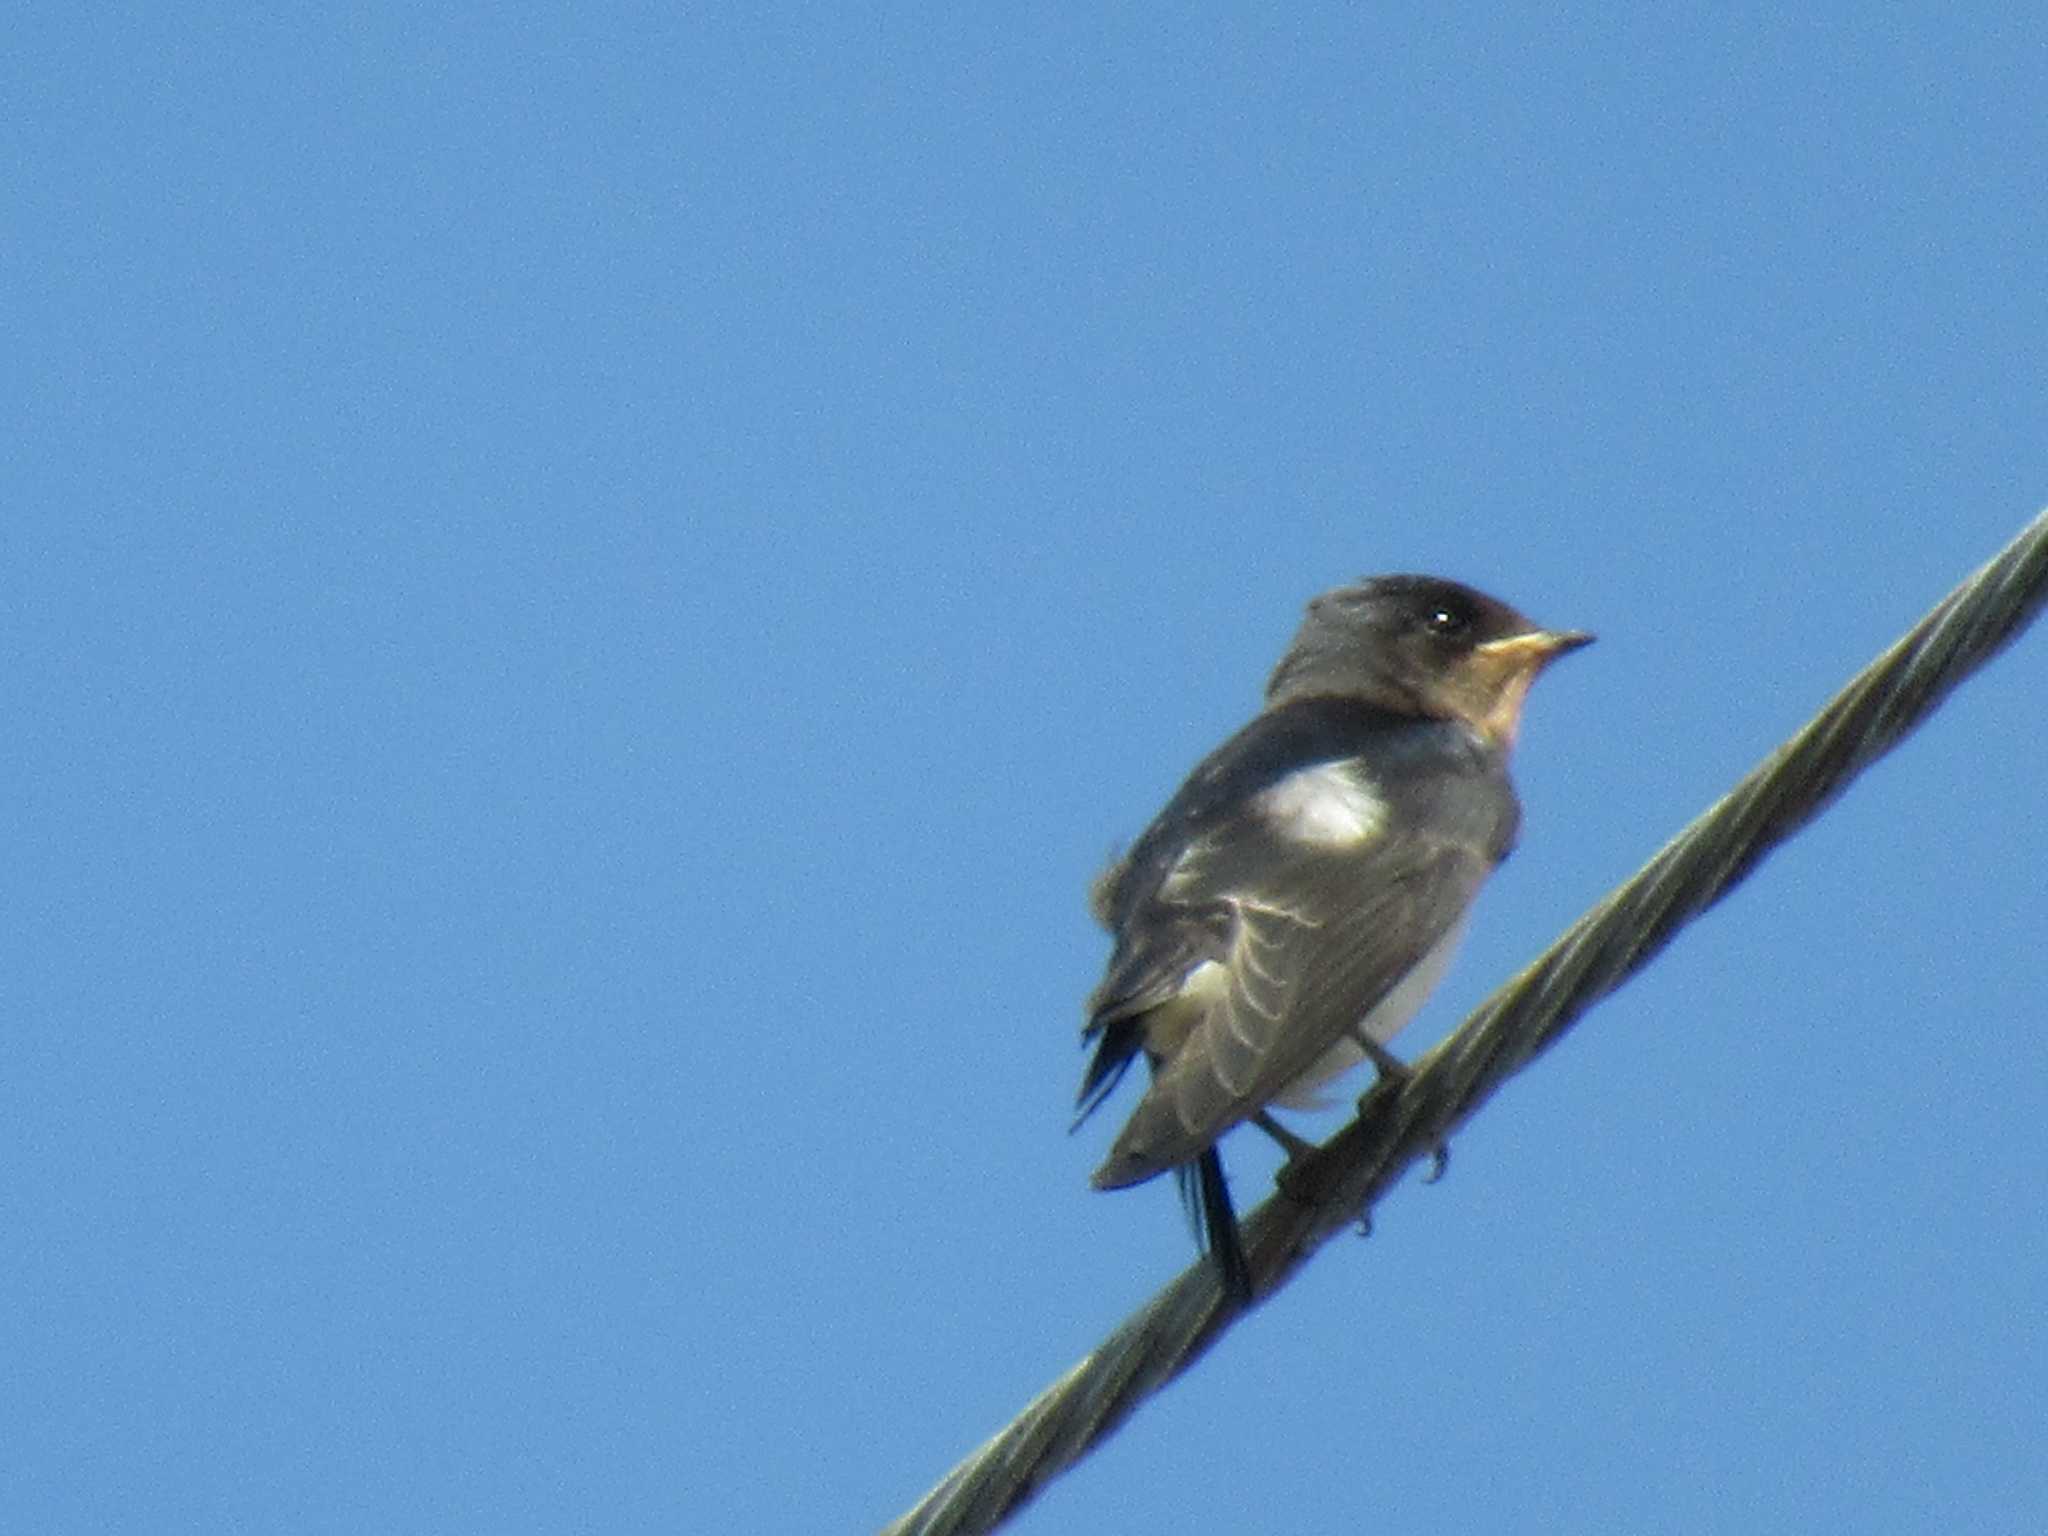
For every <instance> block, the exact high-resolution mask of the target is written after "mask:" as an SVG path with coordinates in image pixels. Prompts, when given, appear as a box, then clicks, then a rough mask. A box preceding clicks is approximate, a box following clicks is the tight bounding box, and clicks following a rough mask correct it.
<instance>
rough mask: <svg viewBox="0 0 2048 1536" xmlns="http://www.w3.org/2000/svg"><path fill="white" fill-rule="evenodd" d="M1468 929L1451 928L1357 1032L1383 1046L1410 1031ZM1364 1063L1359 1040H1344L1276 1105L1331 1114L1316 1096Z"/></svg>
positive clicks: (1461, 926)
mask: <svg viewBox="0 0 2048 1536" xmlns="http://www.w3.org/2000/svg"><path fill="white" fill-rule="evenodd" d="M1465 923H1466V919H1465V918H1463V917H1460V918H1459V919H1458V921H1457V922H1456V923H1454V924H1452V925H1451V928H1450V931H1449V932H1447V933H1445V935H1444V936H1443V937H1442V938H1440V939H1438V940H1437V941H1436V946H1435V947H1434V948H1433V949H1431V950H1430V952H1429V953H1428V954H1426V955H1424V956H1423V957H1422V958H1421V959H1420V960H1419V961H1417V962H1416V963H1415V965H1414V966H1412V967H1411V968H1410V969H1409V972H1408V974H1407V975H1406V976H1403V977H1402V978H1401V979H1400V981H1399V982H1398V983H1396V984H1395V986H1394V990H1393V991H1391V992H1389V993H1388V994H1387V995H1386V996H1385V997H1383V998H1381V999H1380V1003H1379V1006H1378V1007H1377V1008H1375V1009H1373V1011H1372V1012H1371V1013H1368V1014H1367V1015H1366V1016H1365V1018H1364V1020H1363V1021H1361V1023H1360V1025H1359V1028H1360V1030H1361V1031H1362V1032H1363V1033H1364V1034H1365V1035H1366V1037H1367V1038H1369V1039H1371V1040H1375V1041H1377V1042H1379V1044H1381V1045H1385V1044H1386V1043H1387V1042H1388V1041H1389V1040H1392V1039H1393V1038H1394V1036H1396V1035H1398V1034H1399V1033H1401V1031H1402V1030H1404V1029H1406V1028H1407V1027H1408V1021H1409V1020H1410V1019H1412V1018H1414V1017H1415V1014H1416V1012H1417V1010H1419V1009H1420V1008H1421V1007H1422V1004H1423V1000H1424V999H1425V998H1427V997H1428V996H1429V994H1430V993H1432V992H1434V991H1435V990H1436V984H1437V983H1438V982H1440V981H1442V980H1443V979H1444V972H1446V971H1448V970H1449V969H1450V968H1451V957H1452V956H1453V955H1455V954H1456V953H1457V950H1458V941H1459V940H1460V939H1462V938H1464V937H1465ZM1363 1060H1365V1052H1364V1051H1363V1050H1362V1049H1361V1048H1360V1047H1359V1044H1358V1042H1357V1041H1356V1040H1353V1039H1352V1038H1351V1037H1350V1036H1349V1035H1346V1036H1344V1038H1342V1039H1341V1040H1339V1041H1338V1042H1337V1043H1336V1044H1335V1045H1333V1046H1331V1047H1330V1048H1329V1049H1328V1050H1327V1051H1325V1052H1323V1054H1322V1055H1320V1056H1318V1057H1317V1058H1316V1059H1315V1061H1314V1062H1313V1063H1312V1064H1311V1065H1310V1066H1309V1069H1308V1070H1307V1071H1306V1072H1304V1073H1302V1074H1301V1076H1299V1077H1297V1078H1296V1079H1295V1080H1294V1081H1293V1082H1291V1083H1289V1084H1288V1085H1287V1086H1286V1087H1285V1088H1283V1089H1281V1090H1280V1091H1279V1092H1278V1093H1276V1094H1274V1095H1273V1102H1274V1103H1275V1104H1278V1105H1280V1106H1281V1107H1282V1108H1284V1109H1327V1108H1329V1104H1330V1101H1329V1100H1328V1099H1327V1098H1325V1097H1324V1096H1323V1095H1322V1093H1320V1092H1319V1091H1318V1090H1319V1089H1321V1088H1322V1086H1323V1085H1324V1084H1325V1083H1327V1082H1329V1081H1330V1079H1332V1078H1334V1077H1337V1076H1340V1075H1341V1074H1343V1073H1345V1072H1349V1071H1350V1070H1351V1069H1352V1068H1353V1067H1355V1066H1357V1065H1358V1064H1359V1063H1360V1062H1361V1061H1363Z"/></svg>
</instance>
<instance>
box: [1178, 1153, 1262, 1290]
mask: <svg viewBox="0 0 2048 1536" xmlns="http://www.w3.org/2000/svg"><path fill="white" fill-rule="evenodd" d="M1174 1173H1175V1176H1176V1177H1177V1178H1178V1179H1179V1181H1180V1196H1181V1201H1182V1203H1183V1204H1185V1205H1186V1206H1187V1208H1188V1220H1189V1221H1191V1222H1192V1223H1193V1224H1194V1228H1195V1238H1196V1240H1197V1241H1199V1242H1200V1243H1201V1245H1202V1246H1203V1247H1204V1248H1205V1249H1207V1250H1208V1252H1209V1256H1210V1257H1211V1258H1212V1259H1214V1260H1215V1261H1216V1272H1217V1274H1218V1275H1219V1276H1220V1277H1221V1278H1222V1281H1223V1294H1224V1295H1225V1296H1226V1297H1227V1298H1229V1300H1231V1301H1232V1302H1234V1303H1236V1304H1237V1305H1238V1306H1243V1305H1245V1304H1246V1303H1247V1302H1249V1301H1250V1300H1251V1299H1252V1269H1251V1264H1250V1263H1249V1262H1248V1261H1247V1260H1246V1258H1245V1256H1244V1240H1243V1238H1242V1236H1241V1235H1240V1234H1239V1232H1238V1230H1237V1211H1236V1208H1235V1207H1233V1206H1232V1205H1231V1203H1230V1186H1229V1184H1227V1183H1225V1182H1224V1178H1223V1159H1222V1158H1221V1157H1219V1156H1218V1155H1217V1153H1216V1149H1215V1148H1214V1147H1210V1148H1208V1149H1207V1150H1206V1151H1205V1152H1203V1153H1202V1155H1201V1156H1200V1157H1198V1158H1196V1159H1195V1161H1194V1162H1192V1163H1182V1164H1181V1165H1180V1167H1178V1168H1176V1169H1175V1170H1174Z"/></svg>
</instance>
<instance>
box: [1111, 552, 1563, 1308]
mask: <svg viewBox="0 0 2048 1536" xmlns="http://www.w3.org/2000/svg"><path fill="white" fill-rule="evenodd" d="M1592 638H1593V637H1592V636H1591V635H1588V634H1584V633H1581V632H1579V631H1576V630H1550V629H1544V628H1542V627H1541V626H1540V625H1537V624H1535V623H1533V622H1531V621H1530V620H1529V619H1527V618H1525V617H1523V615H1521V614H1520V613H1517V612H1516V611H1515V610H1514V609H1513V608H1510V607H1508V606H1507V604H1505V603H1503V602H1500V601H1499V600H1497V599H1495V598H1491V597H1488V596H1486V595H1485V594H1483V593H1480V592H1475V591H1473V590H1472V589H1471V588H1470V587H1465V586H1460V585H1459V584H1458V583H1456V582H1452V581H1443V580H1438V579H1436V578H1432V577H1426V576H1378V577H1373V578H1370V579H1367V580H1364V581H1361V582H1359V583H1358V584H1357V585H1355V586H1348V587H1339V588H1337V589H1336V590H1335V591H1332V592H1326V593H1324V594H1323V595H1322V596H1320V597H1318V598H1316V599H1315V600H1314V601H1313V602H1311V603H1310V604H1309V605H1308V613H1307V616H1306V617H1305V618H1304V620H1303V621H1302V625H1301V628H1300V630H1299V631H1297V632H1296V634H1295V637H1294V641H1293V643H1292V644H1291V645H1290V646H1289V647H1288V648H1287V652H1286V654H1285V655H1283V656H1282V657H1281V658H1280V664H1279V665H1278V666H1277V667H1275V668H1274V669H1273V674H1272V677H1271V678H1270V679H1269V680H1268V681H1267V684H1266V699H1265V705H1264V708H1263V709H1261V711H1260V712H1259V714H1258V715H1257V716H1256V717H1255V718H1254V719H1253V720H1252V722H1251V723H1250V724H1249V725H1247V726H1245V727H1244V728H1243V729H1242V730H1240V731H1239V732H1238V733H1237V734H1236V735H1234V736H1232V737H1231V738H1230V739H1229V740H1228V741H1226V742H1224V743H1223V745H1222V746H1220V747H1218V748H1217V749H1216V750H1215V751H1214V752H1212V753H1210V754H1209V756H1208V757H1206V758H1204V759H1203V760H1202V762H1201V763H1200V764H1199V765H1198V766H1197V767H1196V769H1195V771H1194V772H1193V773H1192V774H1190V775H1189V776H1188V779H1187V782H1186V783H1184V784H1182V785H1181V787H1180V789H1179V790H1178V791H1177V792H1175V794H1174V796H1173V798H1172V799H1171V800H1169V801H1168V802H1167V805H1166V809H1165V810H1163V811H1161V812H1160V813H1159V816H1158V818H1157V819H1156V820H1154V821H1153V823H1152V824H1151V826H1149V827H1147V828H1146V829H1145V832H1144V835H1143V836H1141V837H1140V838H1139V839H1138V841H1137V842H1136V843H1135V844H1133V845H1132V847H1131V848H1130V850H1129V852H1128V853H1126V854H1125V855H1124V856H1123V857H1122V858H1120V859H1118V860H1117V861H1116V862H1115V863H1113V864H1111V866H1110V867H1109V868H1108V869H1107V870H1105V871H1104V872H1103V874H1102V875H1101V877H1100V878H1099V879H1098V880H1097V881H1096V883H1095V887H1094V891H1093V907H1094V911H1095V915H1096V917H1097V918H1098V919H1099V920H1100V921H1101V922H1102V924H1103V926H1104V927H1105V928H1107V929H1108V930H1109V932H1110V934H1111V936H1112V937H1113V939H1114V940H1115V949H1114V951H1113V953H1112V954H1111V956H1110V960H1109V967H1108V970H1107V971H1106V973H1105V974H1104V976H1103V978H1102V982H1101V984H1100V985H1099V986H1097V987H1096V989H1095V991H1094V992H1093V994H1092V995H1091V996H1090V997H1089V999H1088V1019H1087V1023H1086V1025H1085V1026H1084V1028H1083V1031H1082V1038H1083V1040H1084V1042H1092V1043H1093V1045H1094V1056H1093V1058H1092V1059H1091V1060H1090V1062H1089V1064H1088V1070H1087V1074H1086V1076H1085V1077H1084V1078H1083V1080H1082V1083H1081V1093H1080V1108H1079V1114H1078V1116H1077V1123H1078V1121H1079V1119H1081V1118H1085V1117H1086V1116H1087V1115H1088V1114H1089V1113H1090V1112H1092V1111H1093V1110H1094V1109H1095V1108H1096V1107H1097V1106H1098V1105H1099V1104H1101V1103H1102V1101H1103V1100H1104V1099H1105V1098H1107V1097H1108V1095H1109V1093H1110V1091H1111V1090H1112V1089H1113V1088H1115V1087H1116V1085H1117V1082H1118V1080H1119V1079H1120V1078H1121V1077H1122V1076H1123V1074H1124V1070H1125V1069H1126V1068H1127V1067H1129V1066H1130V1064H1131V1062H1132V1061H1133V1060H1135V1059H1136V1058H1137V1057H1138V1056H1140V1055H1142V1056H1144V1058H1145V1060H1146V1062H1147V1063H1148V1064H1149V1065H1150V1067H1151V1070H1152V1080H1151V1083H1150V1085H1149V1086H1148V1087H1147V1088H1146V1090H1145V1095H1144V1097H1143V1098H1142V1099H1140V1100H1139V1101H1138V1105H1137V1108H1136V1109H1135V1110H1133V1111H1132V1114H1131V1118H1130V1120H1129V1121H1128V1122H1127V1123H1126V1124H1125V1125H1124V1128H1123V1130H1122V1131H1121V1132H1120V1133H1119V1134H1118V1136H1117V1138H1116V1141H1115V1143H1114V1145H1112V1146H1111V1148H1110V1150H1109V1155H1108V1157H1107V1158H1106V1159H1105V1160H1104V1161H1103V1164H1102V1166H1101V1167H1100V1168H1098V1169H1096V1170H1095V1174H1094V1178H1093V1183H1094V1185H1095V1187H1096V1188H1098V1189H1122V1188H1124V1187H1126V1186H1128V1185H1132V1184H1138V1183H1142V1182H1144V1181H1145V1180H1147V1179H1150V1178H1153V1177H1155V1176H1156V1175H1158V1174H1161V1173H1164V1172H1165V1171H1166V1170H1168V1169H1169V1168H1170V1169H1172V1170H1174V1172H1175V1173H1176V1175H1177V1176H1178V1177H1179V1179H1180V1181H1181V1188H1182V1193H1183V1195H1184V1196H1185V1197H1186V1199H1187V1204H1188V1208H1189V1210H1190V1212H1191V1213H1192V1214H1193V1216H1194V1219H1195V1223H1196V1230H1197V1236H1198V1237H1199V1238H1200V1239H1201V1240H1202V1241H1203V1242H1204V1243H1205V1245H1206V1246H1207V1247H1208V1249H1209V1251H1210V1252H1211V1254H1212V1255H1213V1256H1214V1258H1215V1260H1216V1263H1217V1265H1218V1267H1219V1269H1220V1271H1221V1273H1222V1278H1223V1282H1224V1286H1225V1289H1226V1291H1227V1292H1228V1293H1229V1294H1230V1295H1231V1296H1232V1297H1233V1298H1234V1299H1236V1300H1238V1301H1240V1302H1241V1301H1244V1300H1248V1299H1249V1297H1250V1295H1251V1275H1250V1270H1249V1268H1248V1266H1247V1264H1246V1262H1245V1256H1244V1249H1243V1244H1242V1242H1241V1240H1240V1237H1239V1234H1238V1230H1237V1217H1236V1213H1235V1211H1234V1210H1233V1209H1232V1206H1231V1202H1230V1191H1229V1187H1228V1186H1227V1185H1226V1184H1225V1182H1224V1178H1223V1164H1222V1160H1221V1159H1220V1158H1219V1157H1218V1155H1217V1151H1216V1142H1217V1139H1218V1138H1219V1137H1221V1136H1222V1135H1223V1134H1224V1133H1225V1132H1226V1131H1228V1130H1230V1129H1231V1128H1232V1127H1233V1126H1235V1125H1237V1124H1239V1123H1240V1122H1241V1121H1244V1120H1250V1119H1256V1120H1257V1121H1258V1122H1259V1123H1260V1124H1262V1125H1264V1126H1266V1127H1267V1128H1268V1129H1270V1130H1273V1131H1274V1133H1275V1134H1276V1135H1284V1133H1282V1132H1280V1131H1279V1129H1278V1127H1277V1126H1275V1125H1274V1123H1273V1122H1272V1121H1271V1120H1270V1119H1269V1118H1268V1117H1267V1115H1266V1109H1267V1106H1268V1105H1271V1104H1281V1105H1291V1106H1294V1107H1309V1106H1311V1105H1313V1104H1314V1103H1315V1097H1314V1096H1315V1091H1316V1089H1317V1088H1318V1087H1319V1086H1321V1085H1322V1084H1323V1083H1325V1082H1327V1081H1329V1080H1330V1079H1331V1078H1333V1077H1335V1076H1336V1075H1337V1074H1339V1073H1341V1072H1343V1071H1345V1070H1346V1069H1348V1068H1350V1067H1352V1066H1354V1065H1356V1064H1357V1063H1358V1062H1359V1061H1361V1060H1363V1059H1365V1058H1366V1057H1368V1056H1370V1057H1371V1058H1372V1059H1373V1060H1374V1061H1375V1062H1376V1063H1378V1064H1379V1065H1380V1066H1381V1067H1382V1069H1383V1070H1388V1069H1392V1070H1398V1069H1399V1067H1398V1063H1397V1062H1395V1061H1394V1060H1393V1058H1392V1057H1390V1056H1389V1055H1388V1053H1387V1052H1386V1050H1385V1045H1386V1042H1388V1041H1389V1040H1391V1039H1393V1037H1394V1036H1395V1035H1396V1034H1397V1033H1398V1032H1399V1031H1400V1029H1401V1028H1402V1026H1403V1025H1405V1024H1406V1023H1407V1022H1408V1020H1409V1019H1410V1017H1411V1016H1412V1015H1413V1014H1414V1012H1415V1010H1416V1009H1417V1008H1418V1007H1419V1006H1420V1005H1421V1003H1422V1000H1423V999H1424V998H1425V997H1426V996H1427V995H1428V994H1429V992H1430V990H1431V989H1432V988H1434V987H1435V986H1436V984H1437V982H1438V981H1439V980H1441V979H1442V977H1443V974H1444V971H1445V970H1446V968H1447V967H1448V966H1449V964H1450V959H1451V954H1452V951H1453V950H1454V949H1455V948H1456V947H1457V942H1458V939H1459V937H1460V935H1461V933H1462V932H1463V929H1464V926H1465V917H1466V912H1467V909H1468V908H1469V907H1470V906H1471V904H1472V899H1473V897H1474V896H1476V895H1477V894H1478V891H1479V887H1480V885H1481V884H1482V883H1483V882H1484V881H1485V879H1486V877H1487V875H1488V874H1490V873H1491V872H1492V871H1493V869H1494V866H1495V865H1497V864H1499V863H1500V861H1501V860H1502V859H1504V858H1506V857H1507V855H1508V853H1509V851H1510V850H1511V849H1512V848H1513V847H1514V843H1515V836H1516V832H1517V829H1518V827H1519V825H1520V822H1521V806H1520V803H1519V802H1518V801H1517V800H1516V798H1515V791H1514V786H1513V785H1512V784H1511V783H1510V782H1509V780H1508V753H1509V750H1510V749H1511V748H1512V747H1513V745H1514V741H1515V732H1516V727H1517V725H1518V724H1519V722H1520V719H1521V713H1522V703H1523V700H1524V699H1525V698H1526V697H1527V695H1528V691H1529V685H1530V684H1531V683H1532V682H1533V681H1535V678H1536V674H1537V673H1538V672H1540V671H1542V670H1543V668H1544V667H1545V665H1547V664H1548V663H1549V662H1551V661H1552V660H1554V659H1555V658H1557V657H1559V656H1561V655H1563V654H1565V653H1566V652H1567V651H1573V650H1576V649H1578V648H1579V647H1580V646H1582V645H1586V644H1588V643H1589V642H1590V641H1591V640H1592ZM1297 1145H1298V1144H1297Z"/></svg>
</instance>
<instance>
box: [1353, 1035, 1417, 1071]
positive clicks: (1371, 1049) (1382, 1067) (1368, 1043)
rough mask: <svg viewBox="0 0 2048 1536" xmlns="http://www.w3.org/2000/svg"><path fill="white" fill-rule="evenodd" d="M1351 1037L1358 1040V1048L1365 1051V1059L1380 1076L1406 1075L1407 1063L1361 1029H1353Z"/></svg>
mask: <svg viewBox="0 0 2048 1536" xmlns="http://www.w3.org/2000/svg"><path fill="white" fill-rule="evenodd" d="M1351 1038H1352V1039H1353V1040H1355V1041H1357V1042H1358V1048H1359V1049H1360V1050H1361V1051H1363V1052H1365V1059H1366V1060H1367V1061H1369V1062H1371V1063H1372V1064H1373V1066H1374V1067H1375V1068H1376V1069H1377V1070H1378V1072H1379V1074H1380V1076H1381V1077H1391V1078H1396V1079H1398V1078H1403V1077H1406V1076H1407V1075H1408V1063H1407V1062H1405V1061H1403V1060H1402V1059H1401V1058H1400V1057H1398V1056H1396V1055H1395V1054H1394V1053H1393V1052H1392V1051H1390V1050H1388V1049H1387V1048H1386V1047H1385V1046H1384V1045H1381V1044H1380V1043H1379V1041H1377V1040H1375V1039H1373V1037H1372V1036H1371V1035H1368V1034H1367V1033H1366V1032H1365V1031H1364V1030H1362V1029H1353V1030H1352V1031H1351Z"/></svg>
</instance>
